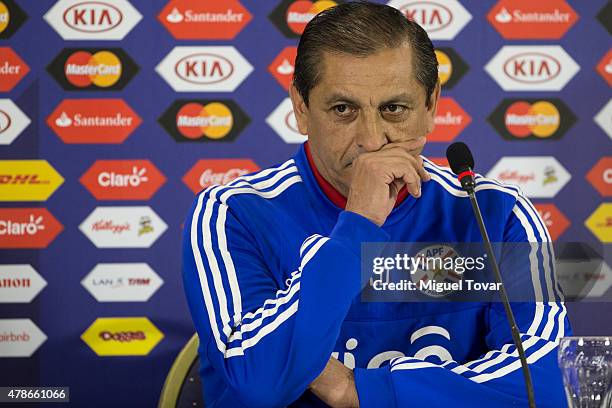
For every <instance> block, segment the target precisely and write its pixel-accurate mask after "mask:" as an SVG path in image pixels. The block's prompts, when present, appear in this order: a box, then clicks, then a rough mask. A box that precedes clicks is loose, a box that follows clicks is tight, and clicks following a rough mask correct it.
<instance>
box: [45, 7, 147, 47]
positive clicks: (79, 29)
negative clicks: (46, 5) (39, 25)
mask: <svg viewBox="0 0 612 408" xmlns="http://www.w3.org/2000/svg"><path fill="white" fill-rule="evenodd" d="M44 19H45V20H46V21H47V23H49V25H51V27H53V29H54V30H55V31H57V33H58V34H59V35H60V36H61V37H62V38H63V39H64V40H122V39H123V37H125V36H126V35H127V33H129V32H130V31H131V30H132V28H134V26H135V25H136V24H138V22H139V21H140V20H141V19H142V15H141V14H140V13H139V12H138V10H136V9H135V8H134V7H132V5H131V4H130V3H129V2H128V1H127V0H59V1H58V2H56V3H55V4H54V5H53V7H51V8H50V9H49V11H47V13H46V14H45V16H44Z"/></svg>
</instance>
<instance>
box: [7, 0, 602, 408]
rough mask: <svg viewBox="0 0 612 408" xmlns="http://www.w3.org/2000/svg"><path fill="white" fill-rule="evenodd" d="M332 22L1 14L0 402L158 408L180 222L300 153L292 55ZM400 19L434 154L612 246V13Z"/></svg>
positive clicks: (587, 320) (156, 8) (295, 16)
mask: <svg viewBox="0 0 612 408" xmlns="http://www.w3.org/2000/svg"><path fill="white" fill-rule="evenodd" d="M333 4H334V2H332V1H316V2H310V1H289V0H284V1H263V0H262V1H255V0H241V1H240V2H239V1H236V0H231V1H221V0H217V1H212V0H211V1H204V0H201V1H198V0H170V1H169V2H168V1H167V0H154V1H153V0H130V1H128V0H96V1H93V0H59V1H51V0H23V1H21V0H19V1H18V0H0V92H1V95H0V155H1V160H0V248H1V249H0V303H1V305H0V367H1V369H0V385H2V386H22V385H41V386H42V385H44V386H70V399H71V400H72V401H73V402H74V403H75V405H78V406H90V407H97V406H122V405H130V406H149V407H150V406H154V405H155V403H156V401H157V398H158V395H159V392H160V389H161V386H162V383H163V380H164V378H165V375H166V373H167V371H168V369H169V367H170V365H171V363H172V360H173V358H174V357H175V356H176V354H177V352H178V350H179V349H180V348H181V346H182V345H183V344H184V343H185V342H186V341H187V339H188V338H189V337H190V336H191V334H192V333H193V331H194V328H193V326H192V323H191V320H190V316H189V313H188V310H187V306H186V302H185V299H184V296H183V289H182V283H181V272H180V263H181V256H180V252H181V251H180V250H181V230H182V222H183V220H184V216H185V214H186V212H187V210H188V208H189V207H190V205H191V202H192V200H193V198H194V196H195V193H196V192H198V191H200V190H201V189H202V188H204V187H206V186H208V185H210V184H211V183H220V182H227V181H229V180H231V179H233V178H235V177H236V176H239V175H241V174H244V173H247V172H251V171H254V170H256V169H258V168H263V167H266V166H270V165H272V164H274V163H278V162H280V161H282V160H285V159H286V158H287V157H289V156H291V155H292V154H294V152H295V151H296V149H297V148H298V146H299V145H298V143H300V142H302V141H303V140H304V138H303V137H302V136H301V135H299V133H297V132H296V129H295V119H294V117H293V114H292V110H291V105H290V103H289V100H288V99H287V91H286V89H287V86H288V84H289V81H290V78H291V74H292V71H293V62H294V58H295V46H296V45H297V41H298V36H299V33H300V32H301V31H302V30H303V28H304V26H305V24H306V22H307V21H308V20H309V19H310V18H312V16H313V15H314V14H316V13H317V12H318V11H320V10H322V9H324V8H326V7H328V6H330V5H333ZM390 4H391V5H392V6H395V7H397V8H399V9H401V10H402V11H404V12H405V13H406V14H407V15H408V16H409V17H410V18H412V19H414V20H416V21H417V22H419V23H421V24H422V25H423V26H424V27H425V28H426V29H427V30H428V31H429V33H430V36H431V38H432V39H433V40H434V43H435V45H436V47H437V48H438V59H439V61H440V76H441V79H442V82H443V84H444V85H443V97H442V99H441V101H440V106H439V111H438V115H437V117H436V129H435V131H434V132H433V134H432V135H430V137H429V144H428V145H427V147H426V150H425V154H426V155H428V156H429V157H431V158H434V159H436V160H438V159H439V158H441V157H443V156H444V151H445V149H446V146H447V145H448V143H449V142H451V141H454V140H462V141H465V142H467V143H468V144H469V145H470V146H471V147H472V150H473V152H474V154H475V157H476V159H477V160H476V161H477V170H478V171H479V172H481V173H483V174H487V175H489V176H491V177H494V178H497V179H499V180H501V181H504V182H507V183H514V184H518V185H520V186H521V187H522V189H523V190H524V191H525V193H526V194H527V195H528V196H529V197H530V198H531V199H532V201H533V202H534V203H535V205H536V206H537V208H538V210H539V211H540V212H541V214H542V216H543V217H544V219H545V221H546V223H547V225H548V227H549V229H550V232H551V234H552V236H553V238H554V239H556V240H559V241H583V242H586V243H589V245H592V246H601V244H602V243H609V242H610V241H611V240H612V203H610V195H611V194H612V157H611V156H610V153H611V140H610V138H612V102H611V99H610V95H611V94H610V86H611V85H612V48H610V44H611V41H610V33H611V30H612V5H611V4H610V3H606V2H605V1H601V0H590V1H580V2H578V1H575V2H569V1H568V2H566V1H564V0H549V1H542V2H535V1H519V0H500V1H498V2H496V1H481V0H470V1H468V0H463V1H461V2H459V1H457V0H435V1H433V0H431V1H430V0H419V1H416V0H393V1H391V2H390ZM330 41H333V39H330ZM373 69H375V68H373ZM330 136H331V135H330ZM442 161H443V160H442ZM270 228H274V224H273V220H271V222H270ZM610 275H611V273H610V270H609V268H606V269H604V272H602V275H601V276H600V277H599V281H600V282H599V283H598V285H599V286H598V290H604V291H605V290H607V289H609V286H610V282H611V281H612V278H611V276H610ZM568 306H569V312H570V317H571V319H572V322H573V324H574V327H575V331H576V332H577V333H580V334H610V328H611V327H612V320H611V319H612V318H611V317H610V316H612V313H610V311H611V310H612V308H611V307H610V305H609V304H601V303H590V304H589V303H583V304H570V305H568ZM305 358H306V356H305Z"/></svg>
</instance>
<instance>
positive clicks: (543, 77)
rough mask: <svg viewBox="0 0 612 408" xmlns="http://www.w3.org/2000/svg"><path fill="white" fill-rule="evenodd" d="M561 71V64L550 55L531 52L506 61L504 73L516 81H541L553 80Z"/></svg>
mask: <svg viewBox="0 0 612 408" xmlns="http://www.w3.org/2000/svg"><path fill="white" fill-rule="evenodd" d="M560 72H561V64H560V63H559V61H558V60H557V59H556V58H553V57H552V56H550V55H547V54H543V53H538V52H529V53H523V54H518V55H515V56H513V57H511V58H510V59H508V60H507V61H506V63H505V64H504V73H505V74H506V75H507V76H509V77H510V78H512V79H514V80H515V81H519V82H524V83H531V84H532V83H541V82H547V81H550V80H552V79H553V78H555V77H557V76H558V75H559V73H560Z"/></svg>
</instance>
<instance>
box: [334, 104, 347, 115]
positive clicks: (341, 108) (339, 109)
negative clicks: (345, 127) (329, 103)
mask: <svg viewBox="0 0 612 408" xmlns="http://www.w3.org/2000/svg"><path fill="white" fill-rule="evenodd" d="M332 109H333V110H334V111H335V112H336V113H337V114H339V115H342V116H346V115H349V114H350V113H351V107H350V106H348V105H347V104H340V105H336V106H334V107H333V108H332Z"/></svg>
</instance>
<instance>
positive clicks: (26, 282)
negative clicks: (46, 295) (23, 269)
mask: <svg viewBox="0 0 612 408" xmlns="http://www.w3.org/2000/svg"><path fill="white" fill-rule="evenodd" d="M31 284H32V282H31V281H30V278H2V279H0V288H29V287H30V285H31Z"/></svg>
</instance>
